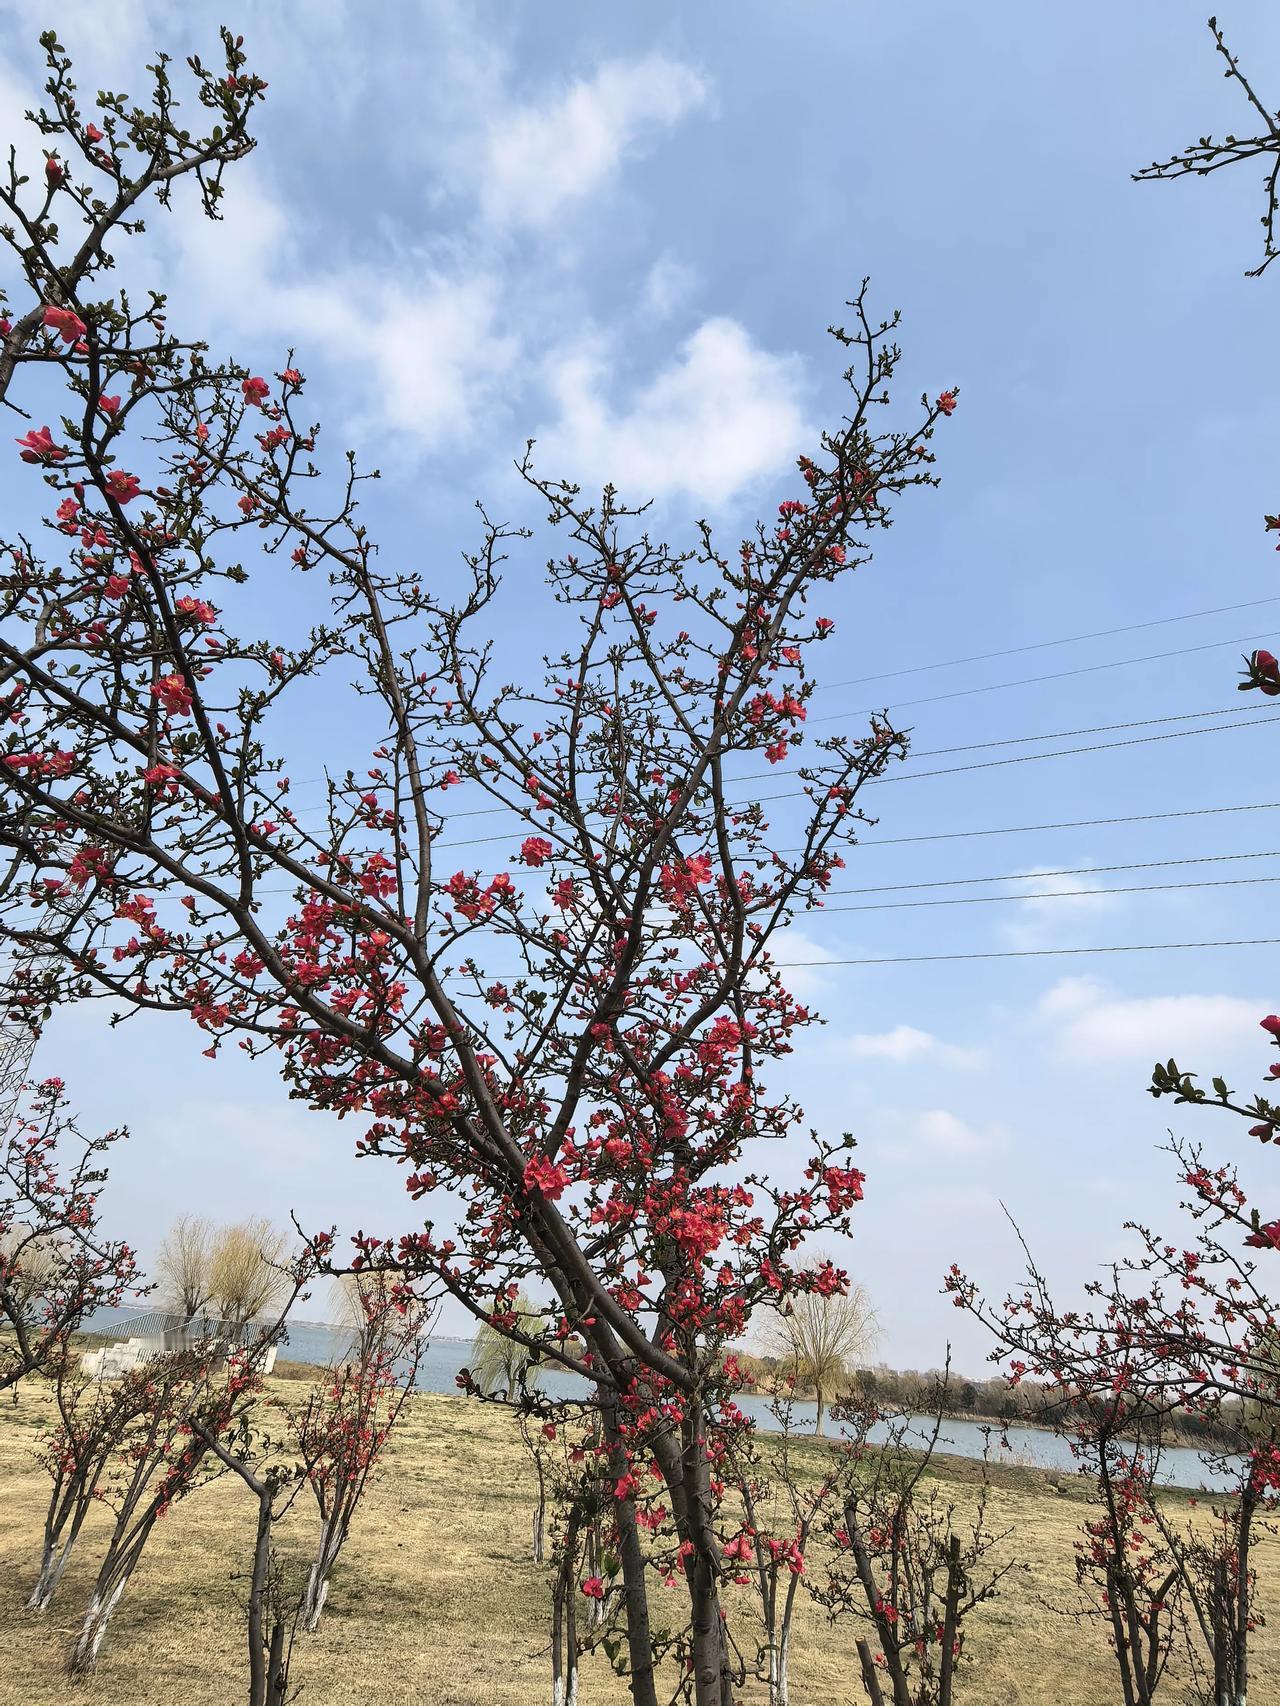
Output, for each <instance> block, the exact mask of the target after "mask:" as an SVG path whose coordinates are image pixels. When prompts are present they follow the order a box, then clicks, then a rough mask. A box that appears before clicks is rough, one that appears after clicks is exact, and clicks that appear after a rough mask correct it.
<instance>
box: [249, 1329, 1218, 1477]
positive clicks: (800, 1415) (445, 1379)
mask: <svg viewBox="0 0 1280 1706" xmlns="http://www.w3.org/2000/svg"><path fill="white" fill-rule="evenodd" d="M349 1343H350V1341H349V1339H348V1338H347V1337H346V1335H344V1334H343V1332H342V1330H341V1329H340V1328H337V1327H328V1326H324V1325H323V1324H320V1323H315V1322H303V1321H299V1322H295V1323H294V1324H293V1325H292V1326H291V1327H290V1328H289V1331H288V1339H287V1343H286V1344H285V1345H282V1346H281V1355H282V1356H285V1357H289V1358H294V1359H296V1360H297V1361H299V1362H316V1363H329V1362H334V1361H338V1360H340V1359H341V1358H342V1357H343V1355H344V1354H345V1352H346V1350H347V1348H348V1345H349ZM470 1358H471V1346H470V1343H469V1342H468V1341H466V1340H462V1339H433V1340H432V1342H431V1345H430V1347H429V1348H428V1350H427V1352H426V1354H425V1355H424V1356H423V1358H422V1361H421V1363H420V1364H419V1365H418V1378H417V1381H416V1385H417V1386H418V1387H419V1388H420V1389H421V1390H422V1391H424V1392H452V1393H456V1392H457V1390H458V1386H457V1379H456V1376H457V1373H458V1370H459V1369H460V1368H465V1367H466V1365H467V1363H468V1362H469V1361H470ZM541 1387H542V1390H543V1391H545V1392H547V1393H548V1394H550V1396H552V1397H555V1398H574V1397H577V1396H579V1395H580V1394H581V1392H582V1391H583V1382H582V1381H581V1380H579V1379H578V1377H577V1376H576V1375H572V1374H555V1373H548V1374H546V1375H544V1376H543V1379H542V1382H541ZM738 1402H739V1404H740V1407H741V1408H742V1410H743V1411H744V1412H745V1414H747V1415H748V1416H750V1417H751V1418H752V1419H753V1420H754V1421H755V1422H756V1423H757V1424H758V1425H759V1426H760V1427H761V1429H763V1430H765V1431H773V1430H774V1429H776V1427H777V1422H776V1421H775V1419H774V1417H773V1415H772V1413H771V1411H770V1409H769V1401H768V1399H767V1398H761V1397H757V1396H753V1395H751V1394H749V1393H746V1394H743V1395H742V1397H741V1398H740V1399H739V1400H738ZM816 1416H817V1405H816V1404H812V1403H804V1402H802V1401H800V1400H799V1399H797V1400H796V1401H795V1402H794V1403H793V1405H792V1408H791V1425H792V1428H793V1430H794V1431H795V1432H796V1433H802V1434H810V1433H812V1432H813V1425H814V1421H815V1418H816ZM932 1425H933V1424H932V1420H931V1419H922V1420H921V1422H920V1423H919V1426H920V1427H921V1428H922V1429H925V1428H927V1429H931V1428H932ZM831 1426H832V1424H831V1423H830V1422H828V1427H829V1428H830V1427H831ZM883 1433H884V1430H883V1428H881V1429H879V1430H878V1434H879V1437H883ZM871 1438H872V1439H873V1440H874V1439H875V1438H877V1430H873V1431H872V1434H871ZM1004 1439H1007V1441H1008V1444H1007V1445H1006V1444H1005V1443H1004ZM986 1443H987V1433H986V1431H985V1429H984V1425H983V1424H982V1423H981V1422H971V1421H961V1420H958V1419H951V1418H947V1419H945V1420H944V1421H943V1424H942V1433H941V1435H940V1436H939V1440H938V1450H939V1451H943V1452H950V1453H951V1454H952V1455H954V1456H956V1457H971V1458H979V1457H981V1456H982V1454H983V1450H984V1448H985V1447H986ZM991 1460H992V1462H993V1463H1013V1464H1019V1465H1023V1466H1028V1467H1032V1468H1036V1469H1056V1470H1061V1471H1064V1472H1066V1473H1068V1474H1074V1473H1075V1472H1076V1468H1077V1465H1076V1461H1075V1459H1074V1458H1073V1457H1072V1455H1071V1450H1070V1448H1069V1446H1068V1445H1067V1443H1066V1441H1065V1440H1062V1439H1060V1438H1059V1437H1058V1435H1057V1434H1055V1433H1052V1432H1050V1431H1049V1430H1048V1429H1047V1428H1025V1427H1010V1428H1009V1429H1008V1431H1007V1433H1006V1435H1004V1436H1003V1438H1002V1436H1001V1435H999V1434H997V1433H992V1434H991ZM1160 1480H1161V1481H1162V1482H1163V1483H1164V1484H1165V1485H1166V1486H1170V1487H1191V1488H1197V1489H1200V1490H1202V1491H1212V1490H1214V1489H1216V1488H1221V1487H1226V1486H1229V1485H1230V1484H1231V1477H1230V1475H1229V1474H1227V1473H1225V1472H1224V1471H1223V1470H1222V1469H1220V1468H1217V1467H1216V1466H1215V1465H1214V1464H1212V1463H1209V1462H1206V1460H1205V1459H1204V1458H1203V1457H1202V1456H1201V1454H1200V1453H1199V1452H1198V1451H1195V1450H1194V1449H1192V1448H1191V1447H1189V1446H1171V1447H1169V1448H1167V1449H1166V1450H1165V1452H1164V1453H1163V1455H1162V1458H1161V1463H1160Z"/></svg>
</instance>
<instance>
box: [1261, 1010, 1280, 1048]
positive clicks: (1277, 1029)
mask: <svg viewBox="0 0 1280 1706" xmlns="http://www.w3.org/2000/svg"><path fill="white" fill-rule="evenodd" d="M1258 1023H1259V1025H1261V1027H1262V1029H1263V1030H1264V1031H1270V1032H1271V1035H1272V1036H1273V1037H1274V1038H1275V1040H1276V1041H1277V1042H1278V1043H1280V1013H1268V1014H1267V1016H1266V1018H1265V1019H1259V1020H1258Z"/></svg>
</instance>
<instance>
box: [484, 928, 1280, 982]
mask: <svg viewBox="0 0 1280 1706" xmlns="http://www.w3.org/2000/svg"><path fill="white" fill-rule="evenodd" d="M1275 947H1280V936H1256V937H1249V938H1246V939H1244V940H1240V941H1231V942H1122V943H1120V944H1118V945H1114V946H1110V947H1106V948H1003V949H1000V950H999V951H998V952H989V953H982V954H884V955H875V956H873V957H872V958H869V959H862V960H774V961H773V964H774V966H775V967H776V968H777V969H778V970H779V971H799V970H804V971H825V970H826V969H827V968H828V967H829V966H909V965H923V964H926V963H930V964H937V963H939V962H941V961H943V960H1035V959H1042V958H1054V957H1057V956H1060V955H1064V954H1165V953H1172V952H1174V951H1175V950H1177V949H1181V948H1275ZM490 975H493V974H490Z"/></svg>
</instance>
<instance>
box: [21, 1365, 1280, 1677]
mask: <svg viewBox="0 0 1280 1706" xmlns="http://www.w3.org/2000/svg"><path fill="white" fill-rule="evenodd" d="M42 1414H43V1406H42V1403H41V1399H40V1395H39V1394H38V1393H36V1392H27V1393H25V1394H24V1395H23V1398H22V1402H21V1403H20V1404H19V1405H18V1406H17V1407H16V1408H13V1409H11V1408H10V1407H9V1405H8V1403H7V1401H6V1402H5V1404H4V1405H3V1406H0V1703H3V1706H19V1703H21V1706H55V1703H61V1702H65V1701H67V1700H73V1699H78V1698H83V1699H84V1700H85V1702H86V1706H88V1703H89V1702H100V1703H101V1706H161V1703H163V1706H175V1703H181V1706H228V1703H234V1702H235V1701H238V1700H242V1699H243V1698H244V1696H245V1692H246V1689H245V1655H244V1638H243V1609H242V1607H243V1599H242V1594H243V1589H242V1585H241V1583H240V1582H239V1581H237V1580H235V1579H234V1577H235V1575H236V1573H237V1572H239V1571H241V1570H242V1569H243V1568H244V1566H245V1563H246V1561H247V1549H248V1547H249V1545H250V1544H251V1540H252V1530H253V1519H254V1511H253V1507H252V1502H251V1501H250V1500H249V1499H248V1497H247V1495H246V1493H245V1490H244V1489H243V1488H242V1487H241V1486H240V1485H239V1484H237V1483H233V1482H232V1481H230V1480H224V1481H220V1482H218V1483H216V1484H214V1485H212V1486H210V1487H208V1488H205V1489H204V1490H202V1491H201V1492H199V1493H198V1494H196V1495H195V1496H194V1497H192V1498H191V1499H190V1500H188V1501H187V1502H186V1503H185V1504H182V1505H179V1506H178V1507H177V1508H176V1509H175V1510H174V1511H173V1512H172V1513H171V1514H170V1516H169V1517H168V1518H166V1520H165V1521H164V1522H162V1523H161V1524H160V1525H159V1527H158V1529H157V1531H156V1534H155V1536H154V1538H153V1540H152V1543H151V1546H150V1548H149V1550H148V1552H147V1554H146V1556H145V1558H144V1560H143V1563H142V1566H141V1567H140V1569H139V1571H138V1574H137V1576H136V1577H135V1579H134V1582H133V1584H132V1585H131V1587H130V1588H129V1590H128V1593H127V1594H126V1596H125V1598H124V1600H123V1601H122V1602H121V1605H120V1608H119V1610H118V1611H117V1613H116V1617H115V1620H114V1622H113V1624H112V1627H111V1630H110V1633H109V1634H108V1637H107V1642H106V1645H105V1647H104V1650H103V1656H102V1660H101V1663H100V1665H99V1667H98V1671H97V1674H96V1675H95V1676H94V1677H93V1679H92V1680H91V1681H90V1682H89V1683H87V1684H85V1685H83V1686H82V1687H80V1688H77V1689H74V1690H73V1689H72V1688H71V1687H70V1685H69V1684H68V1683H67V1682H66V1680H65V1678H64V1676H63V1672H62V1660H63V1655H64V1653H65V1650H66V1644H67V1641H68V1638H69V1636H70V1634H71V1632H72V1630H73V1628H74V1627H75V1623H76V1613H77V1610H78V1608H79V1607H80V1606H81V1605H82V1603H83V1600H84V1597H85V1594H86V1592H87V1590H88V1586H89V1582H90V1579H91V1575H92V1571H93V1565H94V1552H95V1544H94V1542H95V1536H96V1535H97V1534H98V1533H100V1532H101V1524H99V1526H98V1527H97V1528H95V1529H93V1530H91V1531H89V1532H87V1533H86V1535H85V1536H84V1538H83V1539H82V1541H81V1545H80V1549H79V1556H78V1557H77V1558H76V1559H75V1561H74V1562H73V1565H72V1567H71V1568H70V1570H69V1571H68V1574H67V1577H66V1579H65V1580H64V1583H63V1586H62V1589H61V1592H60V1594H59V1597H58V1600H57V1601H56V1602H55V1605H54V1608H53V1610H52V1611H51V1612H49V1613H47V1614H46V1615H45V1616H44V1617H43V1618H36V1617H33V1616H32V1615H31V1614H30V1613H28V1612H26V1611H24V1610H23V1601H24V1599H25V1596H26V1593H27V1592H28V1590H29V1587H30V1580H31V1576H32V1573H33V1565H34V1563H35V1561H36V1547H37V1540H38V1532H39V1523H40V1518H41V1512H42V1509H43V1503H44V1498H45V1485H46V1484H45V1481H44V1477H43V1475H42V1474H41V1472H40V1471H39V1470H38V1469H36V1468H35V1467H34V1466H33V1463H32V1460H31V1447H32V1445H33V1443H34V1440H35V1435H36V1430H37V1427H38V1424H39V1421H40V1418H41V1415H42ZM941 1471H942V1479H943V1480H944V1482H945V1483H946V1486H947V1491H948V1492H952V1491H954V1494H955V1497H956V1498H957V1500H958V1501H959V1502H960V1503H961V1504H964V1503H966V1502H967V1501H968V1500H970V1499H971V1498H972V1496H973V1482H974V1467H973V1466H972V1465H966V1464H964V1463H963V1462H960V1461H958V1460H947V1461H945V1462H943V1463H942V1465H941ZM997 1482H998V1485H997V1487H996V1490H995V1493H994V1495H993V1501H992V1507H993V1508H992V1517H993V1523H994V1526H995V1527H997V1528H1000V1529H1003V1528H1006V1527H1008V1528H1012V1530H1013V1532H1014V1536H1015V1542H1016V1549H1017V1554H1018V1557H1019V1559H1020V1561H1021V1565H1022V1566H1023V1567H1022V1568H1020V1569H1019V1570H1018V1571H1017V1572H1015V1573H1014V1574H1013V1575H1012V1576H1011V1577H1009V1578H1008V1580H1007V1582H1006V1588H1005V1591H1004V1592H1003V1594H1002V1596H1001V1597H1000V1598H999V1599H998V1600H997V1601H996V1602H995V1603H994V1605H993V1606H991V1607H990V1608H989V1609H988V1611H987V1613H986V1614H985V1616H984V1617H983V1618H982V1621H981V1622H980V1623H975V1625H974V1626H973V1633H972V1637H971V1642H972V1644H971V1648H970V1653H971V1662H970V1663H969V1665H968V1666H967V1667H966V1670H967V1681H965V1682H964V1684H963V1686H962V1689H961V1693H960V1699H961V1700H962V1701H963V1702H964V1703H965V1706H1102V1703H1104V1702H1109V1701H1113V1700H1116V1699H1118V1698H1119V1692H1118V1689H1117V1687H1116V1683H1115V1679H1114V1671H1113V1669H1112V1668H1111V1664H1110V1660H1109V1658H1108V1655H1107V1653H1106V1649H1105V1646H1104V1643H1103V1637H1102V1633H1101V1630H1100V1629H1099V1628H1098V1627H1097V1626H1096V1625H1093V1626H1090V1627H1089V1628H1087V1629H1085V1630H1081V1629H1080V1628H1078V1627H1077V1625H1076V1624H1075V1623H1073V1622H1071V1621H1069V1620H1066V1619H1064V1618H1062V1617H1060V1616H1057V1615H1055V1614H1054V1613H1052V1612H1050V1611H1048V1610H1046V1609H1045V1608H1044V1606H1043V1604H1042V1603H1041V1601H1042V1599H1044V1598H1046V1597H1054V1598H1058V1599H1061V1598H1062V1597H1063V1595H1064V1593H1065V1591H1066V1589H1065V1586H1064V1584H1065V1583H1067V1582H1069V1580H1070V1577H1071V1556H1072V1544H1073V1541H1074V1538H1075V1533H1076V1529H1077V1525H1078V1523H1079V1521H1080V1519H1081V1517H1082V1515H1083V1514H1084V1508H1085V1507H1084V1505H1083V1503H1082V1502H1081V1499H1080V1496H1079V1490H1078V1489H1077V1488H1076V1487H1074V1486H1073V1485H1072V1484H1071V1483H1070V1482H1067V1483H1065V1490H1064V1491H1061V1492H1059V1491H1056V1490H1055V1488H1054V1485H1053V1483H1052V1481H1051V1480H1050V1479H1049V1478H1047V1477H1045V1476H1044V1475H1042V1474H1040V1473H1039V1472H1037V1471H1034V1470H1019V1469H1004V1470H1001V1471H999V1472H998V1473H997ZM530 1513H531V1502H530V1496H529V1477H528V1474H527V1471H526V1468H525V1462H524V1459H523V1458H522V1455H521V1452H520V1449H519V1446H518V1443H517V1442H516V1440H515V1437H514V1431H513V1429H512V1427H511V1425H510V1422H509V1420H508V1418H507V1417H506V1416H504V1415H503V1414H502V1413H500V1412H496V1411H493V1410H489V1409H485V1408H482V1407H480V1406H478V1405H476V1404H473V1403H470V1402H468V1401H467V1400H465V1399H461V1398H447V1397H436V1396H430V1395H423V1396H422V1397H420V1398H418V1399H417V1400H416V1401H415V1402H414V1403H413V1404H412V1405H410V1406H409V1408H408V1410H407V1411H406V1413H405V1418H404V1421H403V1425H402V1428H401V1431H400V1435H399V1439H398V1442H397V1444H396V1445H395V1447H394V1449H393V1450H392V1451H391V1453H390V1454H389V1456H388V1459H387V1462H386V1465H385V1468H384V1469H383V1471H382V1473H381V1475H380V1476H379V1478H378V1480H377V1482H376V1483H375V1485H374V1486H373V1488H372V1490H371V1492H370V1495H369V1500H368V1504H367V1506H366V1508H365V1510H364V1511H363V1513H362V1517H361V1518H360V1519H359V1521H358V1527H357V1529H356V1530H355V1531H354V1532H353V1535H352V1538H351V1541H350V1543H349V1545H348V1548H347V1551H346V1552H345V1554H344V1556H343V1559H342V1561H341V1562H340V1564H339V1567H338V1572H337V1574H336V1576H335V1579H334V1585H333V1591H332V1594H331V1597H330V1601H329V1609H328V1610H327V1611H326V1613H325V1619H324V1623H323V1625H322V1627H321V1630H320V1633H319V1634H318V1635H316V1636H313V1637H311V1638H309V1639H305V1638H304V1639H302V1640H300V1642H299V1646H298V1650H297V1655H296V1660H295V1676H296V1679H297V1681H298V1682H301V1683H304V1684H305V1690H304V1693H303V1696H302V1702H303V1706H375V1703H376V1706H531V1703H534V1702H538V1701H541V1700H544V1699H546V1698H547V1697H548V1694H549V1689H548V1687H547V1682H546V1677H547V1671H546V1665H545V1660H544V1659H543V1658H542V1656H541V1655H540V1653H539V1651H538V1649H539V1647H540V1645H541V1642H542V1633H541V1631H542V1629H543V1627H544V1624H545V1620H546V1613H547V1593H546V1586H545V1581H544V1576H543V1572H542V1571H541V1570H540V1569H538V1568H536V1567H535V1566H534V1565H533V1564H532V1563H531V1562H530V1560H529V1544H528V1540H529V1519H530ZM311 1531H312V1512H311V1511H310V1510H309V1509H308V1508H307V1507H306V1506H305V1505H303V1504H301V1503H300V1504H299V1505H298V1507H297V1514H296V1515H295V1516H294V1517H293V1518H291V1520H290V1522H289V1523H288V1524H287V1525H286V1528H285V1531H284V1535H283V1542H282V1550H283V1552H284V1554H285V1556H286V1559H287V1561H288V1563H289V1564H290V1566H291V1567H292V1568H294V1569H295V1570H299V1571H300V1570H301V1568H302V1566H303V1564H304V1561H305V1558H306V1549H307V1546H308V1543H309V1540H310V1537H311ZM1258 1562H1259V1566H1260V1573H1261V1575H1262V1578H1263V1583H1264V1602H1265V1603H1266V1605H1267V1608H1268V1609H1270V1610H1272V1611H1273V1613H1274V1612H1276V1611H1277V1610H1278V1609H1280V1608H1278V1607H1277V1604H1276V1599H1277V1589H1278V1587H1280V1543H1277V1542H1275V1541H1271V1540H1268V1541H1266V1542H1265V1543H1264V1545H1263V1546H1262V1547H1261V1548H1260V1551H1259V1559H1258ZM733 1591H735V1592H736V1593H738V1594H740V1595H741V1598H742V1601H743V1602H745V1601H747V1599H748V1597H749V1596H748V1594H747V1590H745V1589H739V1590H733ZM735 1627H741V1628H742V1629H743V1634H744V1637H745V1638H748V1639H749V1636H748V1635H747V1631H746V1629H745V1626H744V1625H743V1624H742V1622H741V1620H740V1619H739V1620H738V1621H736V1622H735ZM855 1677H856V1665H855V1664H854V1663H853V1662H852V1640H851V1634H850V1631H849V1630H848V1629H842V1630H837V1631H836V1632H834V1633H833V1632H832V1631H830V1630H828V1628H827V1627H826V1626H825V1624H824V1622H823V1621H822V1619H821V1618H820V1617H819V1616H818V1615H817V1614H816V1613H815V1612H814V1610H813V1609H812V1607H810V1606H809V1605H807V1604H806V1605H805V1607H804V1611H803V1623H802V1626H801V1627H800V1629H799V1630H798V1632H797V1637H796V1652H795V1658H794V1678H793V1698H794V1706H854V1703H860V1702H861V1700H862V1695H861V1689H860V1687H859V1685H858V1683H857V1682H856V1680H855ZM583 1682H584V1686H583V1701H584V1706H597V1703H599V1706H614V1703H620V1702H623V1701H624V1700H625V1699H626V1694H625V1690H624V1688H623V1686H622V1685H621V1684H620V1683H619V1682H618V1681H617V1680H616V1679H615V1678H614V1677H612V1676H611V1675H610V1673H609V1672H608V1671H607V1669H606V1668H605V1667H604V1665H603V1664H601V1665H600V1666H599V1667H598V1668H597V1667H594V1666H593V1667H592V1668H591V1669H590V1670H589V1671H588V1672H587V1674H586V1675H585V1676H584V1679H583ZM1252 1692H1253V1697H1254V1698H1255V1699H1257V1700H1258V1701H1267V1700H1276V1699H1280V1618H1278V1619H1277V1632H1276V1633H1272V1632H1271V1631H1264V1632H1263V1633H1262V1634H1261V1635H1260V1636H1259V1637H1258V1641H1257V1651H1256V1662H1255V1675H1254V1688H1253V1691H1252ZM1165 1693H1166V1698H1167V1699H1168V1700H1169V1703H1170V1706H1174V1703H1175V1702H1178V1701H1180V1700H1181V1698H1182V1690H1181V1688H1180V1687H1179V1686H1178V1685H1177V1684H1176V1683H1175V1681H1174V1680H1173V1679H1170V1681H1169V1683H1168V1685H1167V1688H1166V1691H1165ZM762 1698H763V1696H762V1694H761V1693H760V1692H758V1691H757V1690H755V1689H753V1688H748V1689H747V1690H746V1691H745V1692H744V1694H743V1700H744V1702H751V1703H752V1706H755V1703H757V1702H759V1701H760V1700H761V1699H762Z"/></svg>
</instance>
